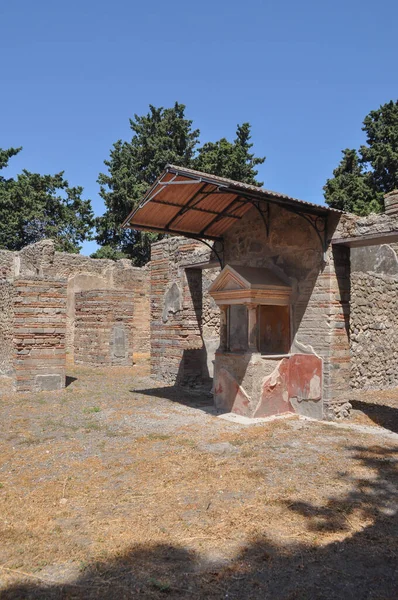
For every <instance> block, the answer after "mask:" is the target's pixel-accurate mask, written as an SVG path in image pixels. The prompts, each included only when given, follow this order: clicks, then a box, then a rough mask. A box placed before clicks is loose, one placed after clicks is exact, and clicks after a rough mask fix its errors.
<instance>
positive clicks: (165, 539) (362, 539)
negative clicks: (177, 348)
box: [0, 365, 398, 600]
mask: <svg viewBox="0 0 398 600" xmlns="http://www.w3.org/2000/svg"><path fill="white" fill-rule="evenodd" d="M70 374H71V375H73V376H74V377H76V378H77V379H76V381H74V382H73V383H72V384H71V385H70V386H69V387H68V388H67V389H66V390H64V391H62V392H59V393H41V394H37V395H34V396H29V397H26V396H24V397H21V396H20V395H19V396H17V395H15V394H12V393H11V392H9V391H8V390H7V387H6V386H4V385H3V396H2V399H1V402H0V412H1V415H0V423H1V428H2V431H1V444H0V451H1V468H0V515H1V519H0V539H1V541H2V543H1V546H0V582H1V585H2V588H1V587H0V589H2V590H3V596H4V598H20V597H21V598H22V597H23V598H25V597H26V598H28V597H32V598H33V597H35V598H36V597H37V598H42V597H45V598H47V597H48V598H50V597H51V598H52V597H54V598H58V597H59V598H108V597H109V598H124V597H125V598H133V597H136V596H137V595H138V596H139V597H148V598H152V597H154V598H157V597H163V595H165V594H167V595H168V596H169V597H174V596H175V597H181V596H184V595H187V596H188V595H189V596H194V597H195V596H196V597H200V598H207V597H209V598H225V597H227V596H228V597H230V598H235V597H237V598H257V597H258V598H263V597H264V598H265V597H268V596H267V594H271V595H270V596H269V597H272V598H294V597H297V598H310V597H311V598H312V597H322V598H323V597H325V598H334V597H335V598H339V597H347V598H349V597H351V596H350V593H351V591H352V590H351V587H350V581H348V583H347V581H346V585H347V586H348V587H347V588H344V596H343V595H341V596H340V595H339V594H340V593H341V594H342V593H343V592H342V591H341V590H342V589H343V588H341V589H340V587H339V586H341V585H342V584H343V583H342V582H344V577H342V575H341V573H344V572H345V571H347V570H349V572H350V573H352V577H354V579H355V583H356V586H355V589H356V596H355V595H354V596H352V597H356V600H357V599H358V598H361V597H363V598H365V597H369V598H371V597H372V598H380V599H381V598H393V596H392V595H389V594H390V593H392V592H391V590H392V589H393V587H392V586H393V584H394V577H395V575H394V577H393V575H392V571H391V569H390V563H389V562H388V560H387V559H386V556H385V555H384V554H382V558H380V564H381V563H383V564H384V567H383V568H384V571H385V572H384V575H383V577H384V582H383V579H380V582H379V583H378V582H377V577H379V574H378V575H377V577H376V579H375V580H374V581H373V579H372V581H371V582H370V583H369V584H368V585H367V587H366V586H365V588H364V589H371V590H372V589H374V590H376V592H377V594H379V595H377V594H376V595H373V596H370V595H369V596H366V595H363V596H361V595H360V589H361V588H360V586H361V585H362V583H363V579H364V577H366V576H367V574H368V572H367V567H366V564H367V562H366V560H367V559H366V557H365V558H364V557H363V556H362V559H361V560H362V566H361V565H359V564H357V565H356V567H355V569H354V568H353V566H352V565H350V564H348V563H347V560H348V559H347V555H349V553H350V552H352V556H353V560H354V557H355V556H358V554H361V553H362V555H363V554H364V553H365V554H366V556H367V553H369V557H368V558H369V560H373V561H374V560H375V558H374V557H375V556H376V557H377V556H378V555H379V554H380V553H383V552H387V553H390V551H391V552H392V553H393V554H394V553H398V549H397V547H396V545H395V546H394V544H396V540H394V539H393V534H394V532H395V529H394V526H393V524H395V521H393V520H394V519H395V512H394V511H395V509H394V507H393V503H394V493H393V491H394V489H395V488H394V486H395V485H396V483H397V482H396V479H395V477H396V472H395V471H394V466H395V464H396V463H395V462H394V461H395V460H396V459H395V458H394V457H395V456H396V454H395V453H396V451H397V448H398V445H397V444H395V442H394V440H393V441H391V439H390V438H387V437H386V438H384V437H383V436H380V435H376V434H375V435H374V436H372V435H369V434H361V433H358V432H357V431H354V432H350V431H347V430H342V429H338V428H336V427H330V426H328V425H327V424H322V423H303V422H300V421H298V420H286V421H275V422H272V423H268V424H262V425H260V426H255V427H250V428H245V427H243V426H237V425H234V424H231V423H227V422H225V421H222V420H220V419H218V418H216V417H214V416H212V415H211V414H207V413H206V412H203V410H202V409H203V408H204V405H205V402H204V401H202V400H197V399H195V398H194V399H192V398H188V397H184V395H182V394H181V393H178V392H173V393H174V396H175V398H174V396H173V398H174V400H173V399H172V400H170V399H165V398H162V397H161V396H162V393H163V392H162V390H161V389H160V391H159V396H157V395H155V394H153V395H152V396H149V395H145V394H143V393H137V392H134V391H131V390H133V388H140V389H143V388H145V387H147V388H150V387H153V385H154V384H153V382H150V381H149V380H148V379H147V367H146V366H145V365H144V366H141V367H135V368H134V369H127V368H120V369H113V370H95V369H87V368H76V369H74V371H73V372H71V373H70ZM394 401H395V402H396V400H394ZM195 402H196V404H197V405H198V406H199V408H195V407H194V405H195ZM390 408H391V407H390ZM395 410H396V409H395ZM369 532H371V533H372V535H373V538H372V537H371V538H370V539H371V540H372V539H373V542H372V541H371V542H369V540H368V538H367V534H368V533H369ZM381 539H383V541H381ZM386 541H388V544H386ZM383 544H384V546H383ZM339 548H341V549H344V552H345V553H346V554H345V556H344V557H343V556H340V557H339V555H338V549H339ZM370 553H371V554H372V556H371V554H370ZM389 556H390V554H389ZM391 556H392V555H391ZM336 557H337V558H339V560H338V561H337V562H336ZM372 557H373V559H372ZM340 559H341V560H340ZM382 559H383V560H382ZM348 562H349V561H348ZM311 565H312V567H311V568H310V566H311ZM330 569H331V570H330ZM358 569H359V570H358ZM333 570H334V571H335V572H333ZM307 571H308V572H307ZM339 571H340V574H339ZM320 573H322V574H323V578H324V579H323V584H322V582H320V581H319V574H320ZM297 577H298V579H299V580H300V582H301V583H300V585H299V584H298V583H297ZM380 577H381V575H380ZM327 582H329V583H327ZM361 582H362V583H361ZM395 583H396V582H395ZM332 584H333V585H332ZM300 586H301V587H300ZM303 586H304V587H303ZM330 586H332V588H330ZM369 586H370V587H369ZM372 586H373V588H372ZM383 586H384V587H383ZM330 589H333V590H334V592H333V593H332V592H331V591H330ZM115 590H117V591H115ZM300 590H301V591H300ZM376 592H375V593H376ZM297 593H298V594H299V595H294V594H297ZM334 593H335V594H336V595H333V594H334ZM364 593H365V592H364ZM382 593H383V594H385V595H384V596H383V595H380V594H382ZM57 594H58V595H57ZM112 594H114V595H112ZM303 594H304V595H303Z"/></svg>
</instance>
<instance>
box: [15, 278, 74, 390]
mask: <svg viewBox="0 0 398 600" xmlns="http://www.w3.org/2000/svg"><path fill="white" fill-rule="evenodd" d="M13 287H14V294H13V313H14V314H13V318H14V328H13V368H14V385H15V389H16V391H20V392H29V391H40V390H53V389H60V388H63V387H64V386H65V335H66V281H65V280H59V279H51V278H46V279H43V278H39V277H36V278H32V277H31V278H26V277H19V278H16V279H15V280H14V282H13Z"/></svg>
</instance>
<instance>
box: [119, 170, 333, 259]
mask: <svg viewBox="0 0 398 600" xmlns="http://www.w3.org/2000/svg"><path fill="white" fill-rule="evenodd" d="M168 174H171V175H172V177H171V179H168V180H167V181H163V179H164V177H165V176H167V175H168ZM178 177H180V178H181V177H184V178H185V179H184V180H177V178H178ZM189 185H192V186H199V187H197V189H196V190H195V191H194V193H193V194H192V195H191V196H188V198H187V200H186V202H185V203H183V204H181V203H179V202H173V201H172V200H169V199H168V200H164V199H161V198H159V197H158V196H159V195H160V194H161V193H162V192H165V190H167V189H169V188H171V187H173V186H174V187H175V189H176V190H177V189H178V188H179V187H180V186H189ZM176 186H177V187H176ZM208 186H213V189H210V190H209V189H206V188H208ZM166 193H167V192H166ZM220 195H227V196H234V197H233V198H231V199H230V200H229V202H228V204H227V205H226V206H225V207H224V208H223V209H222V210H217V209H214V210H213V209H212V208H209V207H206V208H204V207H203V206H198V205H199V204H200V203H201V202H203V201H204V200H205V199H206V198H208V197H209V196H220ZM148 204H151V205H152V206H153V205H164V206H165V207H166V206H167V207H174V208H179V210H178V211H177V212H176V213H175V214H174V215H173V216H171V217H170V218H168V219H167V221H164V222H162V223H161V225H159V224H145V223H140V222H139V218H138V217H139V215H140V212H141V211H142V209H144V207H147V205H148ZM247 204H250V205H251V206H254V207H255V208H256V210H257V211H258V212H259V214H260V216H261V218H262V220H263V222H264V225H265V227H266V231H267V235H268V233H269V226H270V221H269V214H270V213H269V210H270V205H271V204H274V205H278V206H280V207H281V208H283V209H285V210H287V211H289V212H292V213H294V214H297V215H299V216H301V217H302V218H304V219H305V220H306V221H307V222H308V223H309V224H310V225H311V226H312V228H313V229H314V231H315V232H316V234H317V236H318V238H319V240H320V243H321V245H322V249H323V250H324V251H325V250H326V247H327V242H328V240H327V239H326V236H327V218H328V215H329V214H330V213H333V214H342V213H341V211H339V210H336V209H332V208H329V207H326V206H321V205H317V204H312V203H310V202H305V201H304V200H298V199H297V198H292V197H290V196H286V195H284V194H280V193H278V192H273V191H270V190H265V189H263V188H259V187H256V186H253V185H250V184H246V183H241V182H238V181H233V180H231V179H226V178H224V177H218V176H215V175H209V174H208V173H202V172H200V171H195V170H193V169H188V168H185V167H178V166H175V165H167V166H166V168H165V170H164V172H163V173H162V174H161V175H160V177H158V179H157V180H156V181H155V182H154V184H153V185H152V186H151V187H150V189H149V190H148V192H147V193H146V194H145V196H144V198H143V200H142V201H141V202H140V204H139V205H138V207H137V208H135V209H134V210H133V211H132V212H131V213H130V214H129V216H128V217H127V218H126V219H125V221H124V222H123V224H122V226H123V227H125V228H126V227H132V228H134V229H137V230H144V231H145V230H147V231H155V232H159V233H166V234H167V233H168V234H174V235H183V236H185V237H190V238H193V239H199V240H203V239H208V240H213V241H219V242H222V241H223V235H213V234H210V233H207V232H208V230H209V229H211V227H213V228H214V226H216V225H217V223H218V222H221V221H222V220H223V219H231V220H232V219H233V220H235V221H237V220H240V219H241V218H242V217H243V213H242V209H243V211H244V212H245V210H244V206H245V205H247ZM239 209H240V210H241V214H234V211H237V210H239ZM189 211H193V212H196V213H198V218H199V215H200V214H202V215H203V214H207V215H212V218H211V219H210V221H209V222H207V223H206V224H205V225H204V226H203V227H201V228H200V229H199V230H198V231H195V232H193V231H188V230H186V229H184V228H179V227H178V226H174V225H173V224H174V223H175V222H176V221H177V220H179V219H180V220H181V219H182V218H183V216H184V215H186V214H187V213H188V212H189ZM134 217H136V219H134ZM134 221H135V222H134ZM230 226H231V225H228V227H227V229H228V228H229V227H230Z"/></svg>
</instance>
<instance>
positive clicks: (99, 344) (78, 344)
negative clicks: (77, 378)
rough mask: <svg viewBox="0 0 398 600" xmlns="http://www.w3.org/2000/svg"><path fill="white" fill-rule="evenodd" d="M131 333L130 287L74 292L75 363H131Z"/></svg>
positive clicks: (132, 319)
mask: <svg viewBox="0 0 398 600" xmlns="http://www.w3.org/2000/svg"><path fill="white" fill-rule="evenodd" d="M134 335H135V332H134V310H133V298H132V294H131V292H130V291H121V290H91V291H87V292H79V293H77V294H76V324H75V362H76V363H83V364H90V365H96V366H100V365H105V366H115V365H124V366H129V365H132V364H133V351H134Z"/></svg>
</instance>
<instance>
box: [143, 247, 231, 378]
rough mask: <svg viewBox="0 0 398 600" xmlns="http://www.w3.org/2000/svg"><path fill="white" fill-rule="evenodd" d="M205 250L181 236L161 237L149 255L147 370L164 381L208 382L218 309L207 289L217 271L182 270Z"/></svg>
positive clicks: (205, 258)
mask: <svg viewBox="0 0 398 600" xmlns="http://www.w3.org/2000/svg"><path fill="white" fill-rule="evenodd" d="M209 260H212V262H213V259H212V257H211V251H210V250H209V248H207V247H206V246H205V245H204V244H202V243H201V242H199V241H195V240H189V239H187V238H182V237H173V238H167V239H164V240H161V241H160V242H156V243H155V244H153V245H152V254H151V368H152V373H153V374H154V375H155V376H156V377H158V378H160V379H162V380H163V381H165V382H166V383H168V384H174V383H178V384H180V385H190V386H202V385H208V386H210V385H211V379H210V378H211V376H212V369H213V360H214V352H215V349H216V347H217V346H218V340H219V310H218V308H217V306H216V305H215V303H214V301H213V299H212V298H211V297H210V296H209V294H208V293H207V290H208V288H209V286H210V283H211V282H212V281H213V279H214V277H215V276H216V275H217V274H218V272H219V267H217V268H215V269H204V270H202V269H200V268H197V269H195V268H188V269H186V268H185V267H186V265H192V264H200V263H204V262H209Z"/></svg>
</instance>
